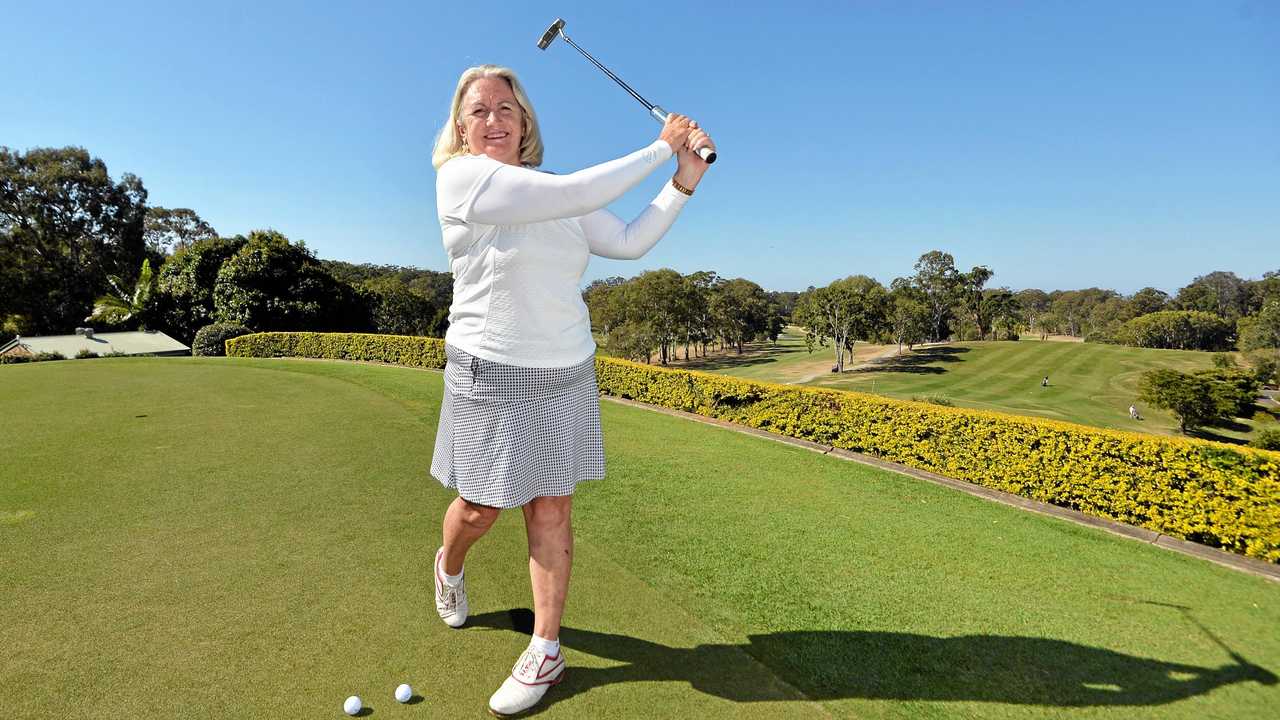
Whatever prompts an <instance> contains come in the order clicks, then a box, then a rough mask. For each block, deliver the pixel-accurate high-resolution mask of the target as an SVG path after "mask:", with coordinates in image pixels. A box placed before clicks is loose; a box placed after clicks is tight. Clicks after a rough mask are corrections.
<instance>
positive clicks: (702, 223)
mask: <svg viewBox="0 0 1280 720" xmlns="http://www.w3.org/2000/svg"><path fill="white" fill-rule="evenodd" d="M176 5H179V3H167V2H166V3H161V2H156V3H137V2H130V1H123V2H111V3H98V2H93V3H89V2H74V3H46V2H26V1H19V2H16V3H15V2H12V0H11V1H10V2H7V3H5V5H4V8H3V10H0V21H2V22H3V25H4V26H5V27H6V31H5V33H4V43H3V44H2V45H0V144H2V145H7V146H9V147H12V148H16V149H19V150H25V149H29V148H32V147H39V146H64V145H80V146H83V147H85V148H87V149H88V150H89V151H90V152H91V153H92V154H94V155H96V156H98V157H101V158H102V159H103V160H104V161H105V162H106V163H107V166H108V168H109V169H110V171H111V173H112V175H113V177H116V178H118V177H119V176H120V175H121V174H123V173H125V172H132V173H134V174H136V175H138V176H140V177H141V178H142V179H143V182H144V183H145V185H146V187H147V190H148V191H149V193H150V202H151V204H152V205H161V206H166V207H190V208H193V209H195V210H196V211H197V212H198V213H200V215H201V216H203V217H204V218H205V219H206V220H208V221H209V222H210V223H211V224H212V225H213V226H214V227H215V228H216V229H217V230H218V231H219V232H220V233H222V234H224V235H232V234H235V233H245V232H248V231H249V230H252V229H256V228H265V227H272V228H275V229H277V230H280V231H281V232H284V233H285V234H286V235H288V236H289V237H290V238H293V239H295V240H298V239H301V240H305V241H306V243H307V245H308V246H309V247H311V248H313V249H314V250H315V251H316V252H317V254H318V255H319V256H320V257H323V258H333V259H341V260H349V261H352V262H374V263H392V264H400V265H416V266H419V267H426V268H432V269H436V270H447V269H448V267H447V260H446V256H445V254H444V251H443V249H442V247H441V243H440V231H439V227H438V225H437V223H436V218H435V200H434V182H435V173H434V171H433V169H432V168H431V164H430V151H431V146H432V143H433V141H434V137H435V134H436V132H437V130H438V129H439V127H440V125H441V123H442V122H443V121H444V119H445V116H446V113H447V111H448V101H449V98H450V93H451V92H452V90H453V86H454V84H455V83H456V81H457V77H458V75H459V73H460V72H461V71H462V70H463V69H464V68H466V67H467V66H469V65H473V64H479V63H483V62H493V63H499V64H505V65H510V66H511V67H513V68H515V70H516V71H517V73H519V75H520V76H521V78H522V79H523V81H524V82H525V84H526V86H527V88H528V89H529V92H530V94H531V96H532V98H533V102H534V105H535V108H536V109H537V111H538V113H539V116H540V119H541V121H542V125H543V133H544V139H545V141H546V146H547V153H546V161H545V165H544V167H546V168H547V169H551V170H556V171H560V172H564V171H571V170H575V169H578V168H581V167H584V166H586V165H589V164H593V163H596V162H600V161H603V160H606V159H609V158H612V157H615V156H617V155H621V154H623V153H625V152H628V151H630V150H632V149H635V148H637V147H640V146H643V145H645V144H647V143H648V142H649V141H650V140H651V139H652V138H654V137H656V133H657V124H656V123H655V122H653V121H652V120H650V119H649V118H648V116H647V115H646V114H645V113H644V111H643V109H642V108H640V106H639V105H638V104H636V103H635V102H634V101H633V100H632V99H630V98H629V97H627V96H626V94H625V93H623V92H622V90H621V89H619V88H617V87H616V86H615V85H613V83H612V82H610V81H609V80H608V79H606V78H604V77H603V76H602V75H600V74H599V73H598V71H596V70H595V69H594V68H593V67H591V66H590V65H589V64H588V63H587V62H586V61H585V60H584V59H582V58H581V57H580V56H579V55H578V54H577V53H576V52H574V51H573V49H572V48H570V47H569V46H568V45H565V44H563V43H562V42H560V41H557V43H556V44H555V45H552V47H551V48H549V49H548V50H547V51H545V52H542V51H539V50H538V49H537V48H536V47H535V41H536V40H537V38H538V37H539V36H540V35H541V33H542V32H543V30H544V29H545V28H546V26H547V25H548V24H549V23H550V22H551V21H552V20H553V19H555V18H556V17H557V16H562V17H564V18H565V19H566V21H567V22H568V25H567V27H566V30H567V31H568V33H569V35H570V37H572V38H574V40H575V41H577V42H578V43H579V44H581V45H583V46H584V47H585V48H586V49H588V50H589V51H591V52H592V53H593V54H594V55H596V57H598V58H599V59H600V60H601V61H602V62H604V63H605V64H606V65H608V66H610V67H611V68H612V69H613V70H614V71H615V72H616V73H618V74H619V75H620V76H621V77H623V78H624V79H626V80H627V81H628V82H630V83H631V84H632V85H633V86H635V87H636V88H637V90H639V91H640V92H641V93H642V94H644V95H646V96H648V97H649V99H650V100H652V101H655V102H658V103H660V104H662V105H663V106H664V107H666V108H667V109H669V110H678V111H681V112H685V113H687V114H690V115H692V116H694V117H695V118H697V119H698V120H700V121H701V123H702V124H703V125H704V126H705V127H706V128H708V130H710V131H711V133H712V135H713V136H714V137H715V139H716V141H717V144H718V145H719V147H720V151H721V159H720V162H719V163H718V164H717V165H716V166H715V167H714V168H713V169H712V170H711V172H710V173H709V174H708V177H707V178H706V179H705V180H704V182H703V185H702V186H701V187H699V189H698V193H697V195H696V196H695V198H694V199H693V202H692V203H691V204H690V205H689V206H688V207H687V209H686V211H685V214H684V216H683V217H682V218H681V219H680V221H679V222H678V223H677V224H676V226H675V228H673V230H672V231H671V232H670V233H669V234H668V236H667V237H666V238H665V239H664V240H663V241H662V242H661V243H660V244H659V245H658V247H657V248H655V249H654V250H653V251H652V252H650V254H649V255H647V256H646V257H644V258H642V259H641V260H639V261H632V262H620V261H608V260H603V259H599V258H594V259H593V260H592V262H591V266H590V267H589V268H588V270H587V275H586V277H585V278H584V284H585V283H586V282H588V281H590V280H592V279H594V278H598V277H605V276H608V275H624V276H632V275H635V274H638V273H639V272H641V271H643V270H646V269H651V268H658V267H671V268H675V269H676V270H679V271H681V272H684V273H688V272H693V271H695V270H702V269H710V270H715V271H717V272H719V273H720V274H721V275H724V276H729V277H746V278H749V279H752V280H755V281H756V282H758V283H760V284H761V285H763V286H764V287H765V288H767V289H770V290H802V289H804V288H805V287H807V286H809V285H824V284H826V283H828V282H830V281H831V280H833V279H836V278H838V277H843V276H846V275H850V274H856V273H865V274H868V275H871V276H873V277H876V278H878V279H879V280H881V281H882V282H885V283H888V282H889V281H890V280H892V279H893V278H894V277H895V276H899V275H906V274H909V273H910V272H911V271H912V270H911V266H912V264H913V263H914V262H915V259H916V258H917V257H918V256H919V255H920V254H921V253H923V252H926V251H928V250H931V249H941V250H945V251H948V252H950V253H952V254H953V255H954V256H955V258H956V263H957V265H958V266H960V267H961V268H962V269H967V268H969V267H971V266H973V265H977V264H985V265H988V266H990V267H991V268H993V269H994V270H995V271H996V276H995V278H994V280H993V284H994V285H1007V286H1010V287H1013V288H1024V287H1040V288H1044V289H1047V290H1051V289H1058V288H1063V289H1067V288H1079V287H1088V286H1101V287H1109V288H1114V289H1117V290H1120V291H1121V292H1126V293H1127V292H1132V291H1134V290H1136V289H1138V288H1140V287H1142V286H1144V285H1154V286H1156V287H1159V288H1162V289H1165V290H1168V291H1174V290H1176V289H1177V288H1178V287H1180V286H1181V285H1184V284H1186V283H1188V282H1190V280H1191V279H1192V278H1193V277H1194V276H1196V275H1199V274H1203V273H1206V272H1209V271H1212V270H1231V271H1234V272H1236V273H1237V274H1239V275H1242V276H1244V277H1258V276H1260V275H1261V274H1262V272H1263V271H1265V270H1275V269H1278V268H1280V2H1274V1H1271V0H1236V1H1228V0H1219V1H1216V2H1212V1H1207V2H1176V1H1175V2H1169V1H1168V0H1166V1H1164V2H1112V1H1108V2H1092V1H1090V2H1008V3H999V2H997V3H988V2H981V3H979V2H942V1H939V2H909V1H905V2H904V1H889V0H885V1H884V2H831V3H808V2H788V3H759V4H754V3H743V2H733V3H723V4H718V3H705V4H704V3H695V2H687V3H679V4H674V3H668V2H662V1H661V0H659V1H658V2H646V3H635V4H629V5H626V6H625V7H624V6H621V4H615V3H599V2H559V3H553V4H546V5H543V4H536V7H535V4H534V3H502V2H490V3H423V2H375V3H367V4H366V3H319V4H317V3H303V2H290V3H278V2H270V1H258V2H219V3H202V4H200V7H198V8H190V7H181V8H179V7H175V6H176ZM181 5H186V4H185V3H182V4H181ZM365 5H368V6H369V7H363V6H365ZM672 169H674V165H672ZM667 177H669V173H666V172H661V171H660V172H659V173H656V174H655V175H654V176H653V177H652V178H650V180H649V181H648V182H646V183H645V184H644V185H643V186H642V187H641V188H640V189H638V190H637V191H635V192H633V193H631V194H629V195H627V196H626V197H624V198H623V199H622V200H620V201H619V202H618V203H616V204H615V205H614V206H613V208H614V210H615V212H618V213H619V214H620V215H624V216H629V215H630V214H633V213H635V212H636V211H638V210H639V209H640V208H641V207H643V205H644V203H646V202H647V200H648V198H649V197H651V196H652V194H653V193H655V192H656V190H657V188H658V187H659V185H660V184H661V183H662V182H664V181H665V178H667Z"/></svg>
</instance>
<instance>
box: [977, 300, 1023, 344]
mask: <svg viewBox="0 0 1280 720" xmlns="http://www.w3.org/2000/svg"><path fill="white" fill-rule="evenodd" d="M982 315H983V316H984V317H985V318H987V322H988V323H989V324H990V328H991V339H992V340H1017V339H1018V327H1019V325H1021V324H1022V322H1023V316H1022V307H1021V306H1020V305H1019V304H1018V301H1017V299H1016V298H1015V297H1014V295H1013V291H1012V290H1010V289H1009V288H996V289H990V288H989V289H987V290H986V291H985V292H984V293H983V296H982Z"/></svg>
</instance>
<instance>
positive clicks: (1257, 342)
mask: <svg viewBox="0 0 1280 720" xmlns="http://www.w3.org/2000/svg"><path fill="white" fill-rule="evenodd" d="M1236 328H1237V332H1238V335H1239V341H1240V349H1241V350H1246V351H1247V350H1259V349H1262V348H1280V298H1277V299H1275V300H1271V301H1270V302H1268V303H1267V304H1266V306H1265V307H1263V308H1262V310H1261V311H1260V312H1258V314H1256V315H1250V316H1248V317H1243V318H1240V321H1239V322H1238V323H1237V324H1236Z"/></svg>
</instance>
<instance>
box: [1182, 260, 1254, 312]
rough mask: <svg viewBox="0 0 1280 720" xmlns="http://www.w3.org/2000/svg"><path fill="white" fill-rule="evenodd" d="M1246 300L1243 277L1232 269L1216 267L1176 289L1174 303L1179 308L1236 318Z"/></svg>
mask: <svg viewBox="0 0 1280 720" xmlns="http://www.w3.org/2000/svg"><path fill="white" fill-rule="evenodd" d="M1248 300H1249V296H1248V293H1247V292H1246V288H1245V284H1244V281H1243V280H1241V279H1240V278H1239V277H1237V276H1236V274H1235V273H1233V272H1224V271H1221V270H1219V271H1216V272H1211V273H1209V274H1208V275H1201V276H1200V277H1198V278H1196V279H1195V280H1192V281H1191V284H1190V285H1187V286H1186V287H1184V288H1182V289H1181V290H1179V291H1178V296H1177V297H1176V298H1175V299H1174V304H1175V305H1177V308H1178V309H1179V310H1199V311H1200V312H1207V313H1213V314H1214V315H1217V316H1218V317H1220V318H1222V319H1223V320H1227V321H1230V322H1235V320H1236V319H1237V318H1239V317H1240V316H1241V315H1244V314H1245V311H1246V309H1247V304H1248Z"/></svg>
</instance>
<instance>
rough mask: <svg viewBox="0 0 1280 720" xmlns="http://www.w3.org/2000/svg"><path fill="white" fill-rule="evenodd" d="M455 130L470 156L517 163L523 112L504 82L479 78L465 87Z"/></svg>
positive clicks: (498, 79)
mask: <svg viewBox="0 0 1280 720" xmlns="http://www.w3.org/2000/svg"><path fill="white" fill-rule="evenodd" d="M458 130H459V132H460V133H461V134H462V137H463V138H464V139H465V140H466V143H467V147H468V148H469V149H470V151H471V152H472V153H475V154H483V155H488V156H489V157H491V158H493V159H494V160H497V161H499V162H504V163H507V164H508V165H519V164H520V139H521V138H522V137H523V135H524V111H523V110H521V109H520V103H519V102H517V101H516V96H515V93H513V92H512V91H511V85H510V84H508V83H507V81H506V79H504V78H500V77H482V78H478V79H476V80H475V81H473V82H472V83H471V85H470V86H469V87H467V92H466V93H465V94H464V95H463V96H462V106H461V107H460V108H459V109H458Z"/></svg>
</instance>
